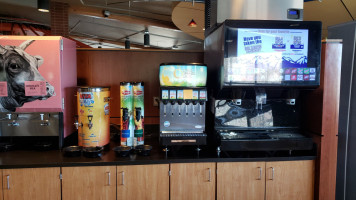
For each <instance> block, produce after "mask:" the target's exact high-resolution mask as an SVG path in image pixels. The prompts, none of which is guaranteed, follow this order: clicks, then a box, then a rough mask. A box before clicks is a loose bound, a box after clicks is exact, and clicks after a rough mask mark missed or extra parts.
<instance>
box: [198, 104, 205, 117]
mask: <svg viewBox="0 0 356 200" xmlns="http://www.w3.org/2000/svg"><path fill="white" fill-rule="evenodd" d="M203 105H204V101H199V112H200V117H202V116H203Z"/></svg>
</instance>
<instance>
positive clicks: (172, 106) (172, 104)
mask: <svg viewBox="0 0 356 200" xmlns="http://www.w3.org/2000/svg"><path fill="white" fill-rule="evenodd" d="M170 104H171V113H172V116H173V115H174V112H173V108H174V104H176V101H174V100H171V101H170Z"/></svg>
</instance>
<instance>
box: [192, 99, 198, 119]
mask: <svg viewBox="0 0 356 200" xmlns="http://www.w3.org/2000/svg"><path fill="white" fill-rule="evenodd" d="M192 103H193V116H195V106H196V105H197V104H198V101H193V102H192Z"/></svg>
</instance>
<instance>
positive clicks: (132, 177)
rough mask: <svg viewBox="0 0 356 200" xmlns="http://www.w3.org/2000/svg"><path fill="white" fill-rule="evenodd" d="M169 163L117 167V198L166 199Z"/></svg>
mask: <svg viewBox="0 0 356 200" xmlns="http://www.w3.org/2000/svg"><path fill="white" fill-rule="evenodd" d="M168 172H169V165H168V164H160V165H130V166H118V167H117V199H118V200H125V199H142V200H149V199H152V200H168V199H169V174H168Z"/></svg>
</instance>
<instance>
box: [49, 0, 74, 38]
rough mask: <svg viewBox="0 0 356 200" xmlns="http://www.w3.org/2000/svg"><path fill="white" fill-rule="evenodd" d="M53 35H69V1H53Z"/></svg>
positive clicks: (51, 8)
mask: <svg viewBox="0 0 356 200" xmlns="http://www.w3.org/2000/svg"><path fill="white" fill-rule="evenodd" d="M50 6H51V7H50V13H51V35H56V36H64V37H68V36H69V30H68V20H69V19H68V8H69V5H68V4H67V3H61V2H56V1H51V5H50Z"/></svg>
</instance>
